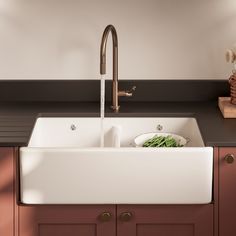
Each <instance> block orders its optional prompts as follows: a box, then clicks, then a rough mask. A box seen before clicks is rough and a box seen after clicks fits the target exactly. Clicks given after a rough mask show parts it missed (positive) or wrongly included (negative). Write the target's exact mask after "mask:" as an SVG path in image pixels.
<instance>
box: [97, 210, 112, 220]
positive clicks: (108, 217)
mask: <svg viewBox="0 0 236 236" xmlns="http://www.w3.org/2000/svg"><path fill="white" fill-rule="evenodd" d="M111 218H112V214H111V213H110V212H103V213H101V215H99V219H100V221H102V222H107V221H110V220H111Z"/></svg>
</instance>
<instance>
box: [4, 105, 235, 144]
mask: <svg viewBox="0 0 236 236" xmlns="http://www.w3.org/2000/svg"><path fill="white" fill-rule="evenodd" d="M99 110H100V108H99V103H96V102H1V103H0V146H26V145H27V143H28V140H29V137H30V133H31V131H32V129H33V126H34V122H35V120H36V119H37V117H38V116H83V117H84V116H91V117H98V116H99ZM106 111H107V112H106V116H107V117H111V116H112V117H114V116H119V117H122V116H124V117H127V116H129V117H130V116H134V117H135V116H137V117H140V116H141V117H142V116H143V117H148V116H152V117H155V116H162V117H165V116H167V117H169V116H170V117H181V116H182V117H189V116H191V117H192V116H193V117H195V118H196V119H197V121H198V125H199V128H200V131H201V134H202V137H203V140H204V142H205V145H207V146H228V147H230V146H231V147H232V146H235V147H236V119H224V118H223V117H222V115H221V112H220V110H219V109H218V106H217V102H125V103H121V109H120V112H119V113H118V114H114V113H113V112H111V111H110V109H109V107H107V109H106Z"/></svg>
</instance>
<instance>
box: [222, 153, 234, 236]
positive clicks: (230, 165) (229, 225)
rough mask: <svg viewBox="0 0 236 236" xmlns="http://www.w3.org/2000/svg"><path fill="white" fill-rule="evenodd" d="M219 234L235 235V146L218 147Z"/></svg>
mask: <svg viewBox="0 0 236 236" xmlns="http://www.w3.org/2000/svg"><path fill="white" fill-rule="evenodd" d="M234 157H235V160H234ZM219 235H220V236H235V235H236V148H220V149H219Z"/></svg>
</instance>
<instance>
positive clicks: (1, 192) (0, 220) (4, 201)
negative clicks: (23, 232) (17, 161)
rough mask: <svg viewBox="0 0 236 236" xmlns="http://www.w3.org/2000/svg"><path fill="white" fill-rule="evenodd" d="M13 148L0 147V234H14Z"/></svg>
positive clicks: (8, 235)
mask: <svg viewBox="0 0 236 236" xmlns="http://www.w3.org/2000/svg"><path fill="white" fill-rule="evenodd" d="M13 161H14V149H13V148H0V235H6V236H13V234H14V225H13V224H14V206H15V204H14V164H13V163H14V162H13Z"/></svg>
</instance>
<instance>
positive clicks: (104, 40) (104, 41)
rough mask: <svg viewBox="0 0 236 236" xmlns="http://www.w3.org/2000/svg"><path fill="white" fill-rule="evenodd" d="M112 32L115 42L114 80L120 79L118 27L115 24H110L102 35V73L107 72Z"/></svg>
mask: <svg viewBox="0 0 236 236" xmlns="http://www.w3.org/2000/svg"><path fill="white" fill-rule="evenodd" d="M110 32H111V35H112V42H113V81H118V37H117V32H116V29H115V27H114V26H113V25H108V26H107V27H106V28H105V30H104V32H103V35H102V41H101V48H100V74H101V75H104V74H106V47H107V39H108V36H109V33H110Z"/></svg>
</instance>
